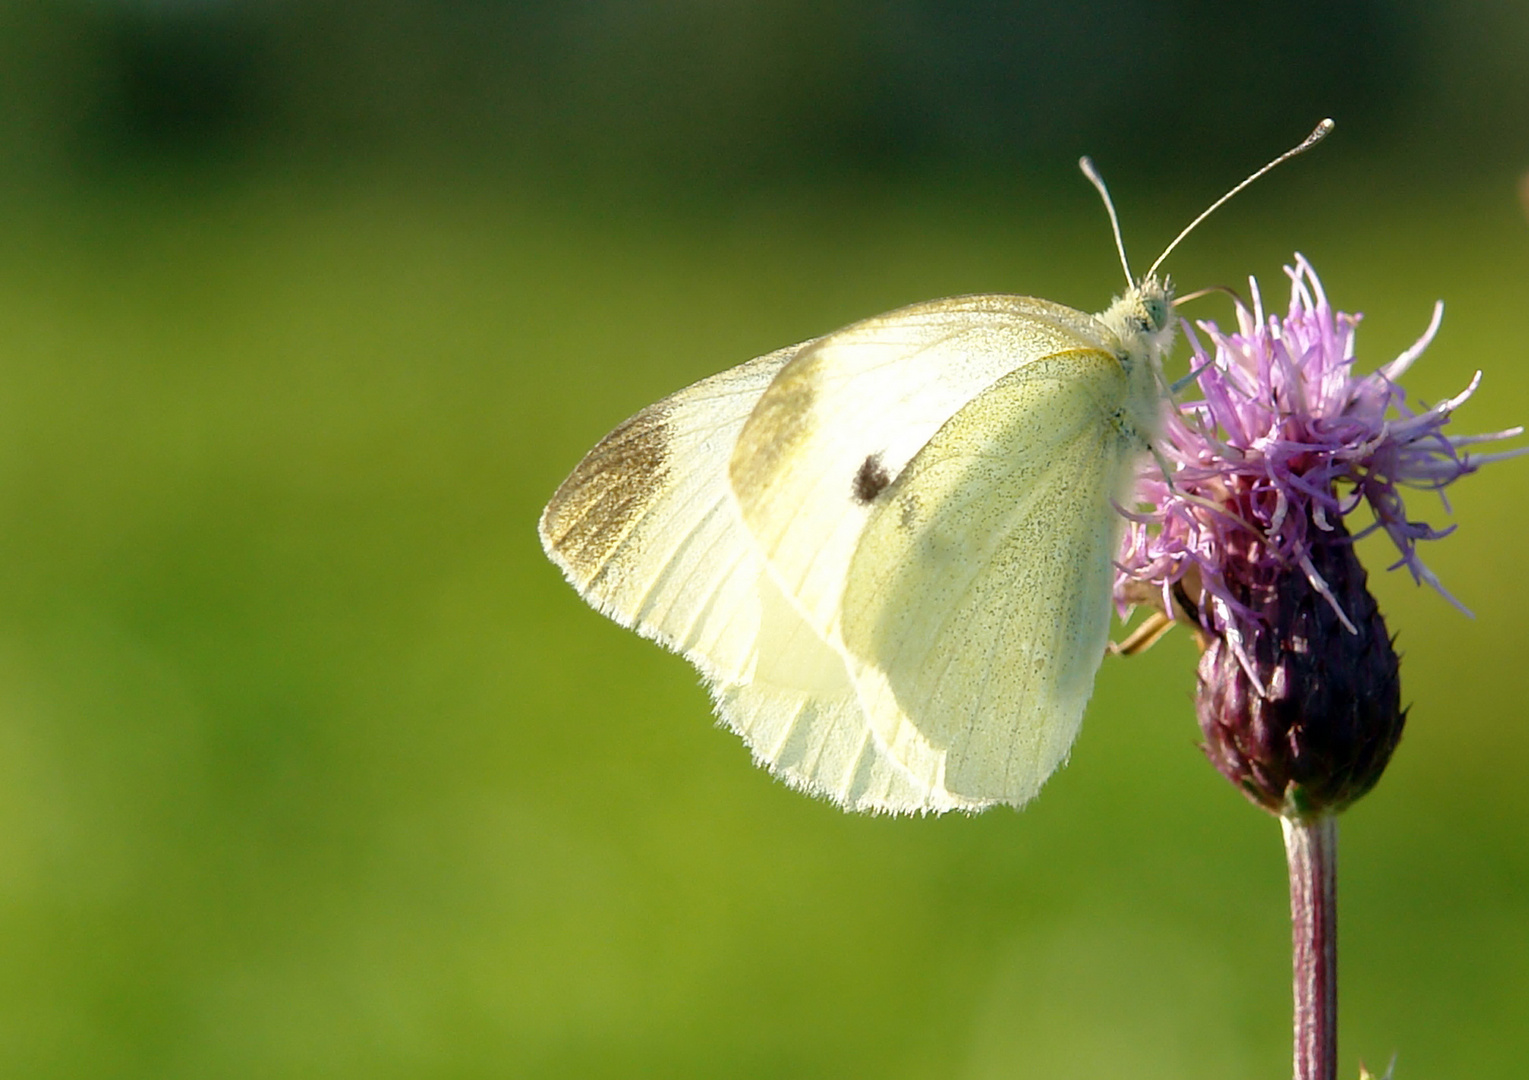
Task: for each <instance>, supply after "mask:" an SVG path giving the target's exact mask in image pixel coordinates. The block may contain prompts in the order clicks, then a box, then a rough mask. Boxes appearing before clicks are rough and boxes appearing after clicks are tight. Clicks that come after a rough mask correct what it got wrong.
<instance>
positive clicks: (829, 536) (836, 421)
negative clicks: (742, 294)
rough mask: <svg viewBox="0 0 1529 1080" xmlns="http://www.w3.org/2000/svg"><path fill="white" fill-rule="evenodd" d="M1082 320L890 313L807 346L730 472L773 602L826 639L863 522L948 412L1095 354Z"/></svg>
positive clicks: (742, 438)
mask: <svg viewBox="0 0 1529 1080" xmlns="http://www.w3.org/2000/svg"><path fill="white" fill-rule="evenodd" d="M1100 334H1101V328H1100V327H1099V324H1098V323H1097V322H1096V321H1095V320H1094V318H1093V317H1092V316H1090V315H1086V314H1084V313H1083V312H1080V311H1076V310H1074V309H1072V308H1068V307H1064V306H1063V305H1060V304H1053V303H1050V302H1048V301H1045V300H1036V299H1034V298H1031V297H1023V296H999V295H991V296H967V297H956V298H954V299H948V300H938V301H932V302H930V303H924V304H916V305H913V306H912V307H906V308H902V309H900V310H898V311H894V312H890V313H888V314H886V315H882V316H879V317H877V318H874V319H867V320H865V321H864V322H860V323H856V324H854V325H853V326H850V327H847V328H845V329H843V330H840V331H838V332H836V333H833V334H830V335H828V336H826V337H824V338H820V339H819V340H818V341H816V342H814V343H812V344H811V345H809V346H806V347H804V348H802V349H801V351H800V352H798V353H797V354H796V355H795V356H794V357H793V358H792V359H791V360H790V362H789V363H787V364H786V365H785V366H784V367H783V368H782V369H781V371H780V373H779V375H777V376H776V378H775V380H774V382H773V383H771V385H770V387H769V388H768V389H767V390H766V391H765V392H764V393H763V395H762V396H761V397H760V400H759V403H758V405H757V406H756V407H755V408H754V410H753V413H752V415H751V416H750V417H749V418H748V422H747V423H746V424H745V425H744V427H743V429H742V431H741V433H740V435H739V437H738V440H737V445H736V447H735V448H734V450H733V454H732V460H731V466H730V471H731V476H732V485H733V491H734V493H735V494H736V496H737V498H738V504H739V507H740V509H741V512H742V514H743V519H744V521H745V523H746V524H747V525H748V527H749V530H750V532H751V533H752V534H753V536H754V538H755V539H756V541H757V542H758V544H759V549H760V550H761V551H762V552H763V553H764V555H765V558H766V560H767V561H768V563H769V565H770V570H771V573H772V574H773V575H774V576H775V577H776V580H777V581H778V582H779V583H780V585H781V588H782V590H783V591H784V592H785V593H786V595H787V596H788V597H790V599H791V600H792V602H793V603H794V604H795V605H796V606H797V607H798V608H799V609H800V610H801V611H802V613H803V615H804V616H805V617H806V619H807V621H808V623H809V624H810V625H811V626H812V627H813V628H814V629H815V630H817V631H818V632H819V633H820V634H826V633H827V632H828V631H829V629H830V627H831V625H832V623H833V620H834V618H835V617H836V615H837V613H838V610H839V603H840V598H841V597H842V595H843V592H844V586H845V582H846V575H847V573H848V569H849V564H850V560H851V558H852V557H853V555H854V552H855V548H856V546H857V545H858V544H859V542H860V533H861V530H862V529H863V528H864V527H865V523H866V521H867V519H868V518H869V516H870V513H871V509H872V507H871V503H870V501H869V500H868V499H867V498H866V497H865V496H867V495H872V494H874V492H875V491H876V490H878V489H879V487H883V486H885V485H886V484H889V483H891V482H893V481H895V480H896V478H897V477H898V475H899V474H900V473H901V472H902V470H903V469H904V468H905V467H906V466H907V464H908V462H909V461H911V460H912V459H913V456H914V455H915V454H917V453H918V452H919V451H920V450H921V449H922V448H923V446H924V445H925V443H927V442H928V441H929V440H930V439H931V438H932V437H933V436H934V434H935V432H936V431H938V430H939V429H940V427H941V426H942V425H943V424H945V422H946V421H948V420H949V419H950V418H951V417H952V416H954V415H955V414H956V412H957V411H958V410H960V409H961V408H962V407H964V406H965V405H966V404H967V403H968V402H969V401H971V400H972V399H973V398H975V397H977V396H978V395H980V394H981V393H982V392H983V391H984V390H986V389H987V388H988V387H990V386H992V385H993V384H994V383H996V382H997V381H998V380H999V379H1000V378H1002V377H1003V376H1004V375H1006V374H1007V373H1008V372H1010V371H1012V370H1013V369H1014V368H1016V367H1019V366H1022V365H1024V364H1026V363H1030V362H1032V361H1034V360H1036V359H1039V358H1041V357H1044V356H1048V355H1050V354H1053V353H1057V352H1061V351H1064V350H1070V349H1078V348H1098V347H1099V338H1100Z"/></svg>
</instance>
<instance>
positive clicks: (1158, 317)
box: [1142, 296, 1168, 330]
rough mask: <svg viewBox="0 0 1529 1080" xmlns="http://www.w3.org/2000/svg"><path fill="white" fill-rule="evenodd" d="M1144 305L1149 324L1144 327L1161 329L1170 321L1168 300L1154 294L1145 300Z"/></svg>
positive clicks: (1145, 328) (1146, 328)
mask: <svg viewBox="0 0 1529 1080" xmlns="http://www.w3.org/2000/svg"><path fill="white" fill-rule="evenodd" d="M1142 306H1143V307H1144V308H1146V311H1147V318H1146V320H1145V321H1146V323H1147V325H1145V326H1144V327H1143V328H1142V329H1144V330H1161V329H1162V328H1163V326H1164V325H1165V324H1166V323H1167V322H1168V302H1167V301H1166V300H1162V299H1160V298H1158V297H1155V296H1154V297H1149V298H1147V299H1145V300H1143V301H1142Z"/></svg>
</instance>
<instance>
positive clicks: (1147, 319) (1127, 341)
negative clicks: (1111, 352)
mask: <svg viewBox="0 0 1529 1080" xmlns="http://www.w3.org/2000/svg"><path fill="white" fill-rule="evenodd" d="M1099 321H1100V322H1102V323H1104V325H1105V326H1106V327H1108V328H1109V330H1110V332H1111V333H1113V334H1114V335H1115V337H1116V339H1117V340H1118V341H1119V342H1120V350H1121V353H1122V359H1124V360H1125V361H1127V362H1128V363H1129V362H1131V361H1137V360H1142V359H1147V358H1150V360H1151V361H1156V362H1159V363H1160V362H1161V360H1162V358H1163V355H1164V354H1165V353H1167V351H1168V349H1169V348H1170V347H1171V346H1172V344H1173V334H1174V330H1175V329H1176V328H1177V325H1178V324H1177V323H1176V322H1175V321H1174V318H1173V283H1172V282H1171V281H1169V280H1167V279H1166V278H1161V279H1160V278H1157V277H1145V278H1142V279H1141V280H1140V281H1138V282H1136V284H1134V285H1132V286H1131V287H1130V288H1129V289H1127V290H1126V291H1125V293H1124V294H1123V295H1121V296H1118V297H1116V298H1115V301H1114V302H1113V303H1112V304H1110V306H1109V307H1108V308H1106V309H1105V310H1104V311H1103V312H1102V313H1101V314H1100V316H1099Z"/></svg>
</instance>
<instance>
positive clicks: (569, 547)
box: [540, 346, 918, 810]
mask: <svg viewBox="0 0 1529 1080" xmlns="http://www.w3.org/2000/svg"><path fill="white" fill-rule="evenodd" d="M802 347H803V346H794V347H792V348H788V349H782V350H780V351H778V352H774V353H770V354H768V355H766V356H762V357H759V358H758V359H756V360H752V361H750V362H749V363H747V364H743V365H741V366H739V367H737V368H733V369H731V370H729V371H724V372H722V373H720V374H718V375H714V376H712V377H711V378H708V379H704V380H702V381H701V382H699V383H696V384H695V385H693V386H690V387H688V388H686V389H685V390H682V391H680V392H679V393H677V394H674V395H672V396H671V397H669V398H666V399H664V400H663V401H660V402H658V403H657V404H655V405H653V406H651V407H649V408H647V409H644V410H643V411H642V412H640V413H638V414H637V415H636V416H634V417H632V418H631V419H630V420H628V421H626V422H625V423H623V424H621V425H620V426H619V427H617V428H616V429H615V430H614V431H612V432H611V433H610V435H608V436H607V437H606V438H605V439H604V440H602V441H601V442H600V444H599V445H598V446H596V447H595V448H594V450H592V451H591V452H590V453H589V455H588V456H587V457H586V458H585V459H584V460H583V461H582V462H580V464H579V466H578V467H577V468H576V469H575V470H574V472H573V474H572V475H570V476H569V478H568V479H567V480H566V481H565V482H564V483H563V485H562V486H561V487H560V488H559V489H558V491H557V493H556V494H555V495H554V496H553V498H552V500H551V502H549V503H548V505H547V508H546V510H545V511H544V512H543V514H542V518H541V522H540V533H541V538H542V544H543V546H544V547H545V548H546V550H547V553H548V555H550V556H551V557H552V559H553V561H554V562H556V563H557V564H558V566H560V567H561V568H562V569H563V572H564V573H565V575H566V576H567V578H568V580H569V581H570V582H571V583H572V584H573V586H574V587H575V588H576V589H578V591H579V592H580V594H581V595H583V597H584V598H585V599H586V600H588V601H589V602H590V604H592V605H593V606H594V607H596V608H597V609H599V610H600V611H601V612H602V613H604V614H605V615H607V616H609V617H610V618H612V619H614V620H615V621H616V622H618V623H620V624H621V625H623V626H627V627H631V628H634V629H636V630H638V631H639V632H641V633H642V634H644V635H646V636H648V637H652V638H655V639H656V640H658V641H659V642H660V643H662V644H663V645H665V646H667V647H669V648H671V649H673V650H675V651H676V652H679V653H681V654H682V655H684V656H685V658H686V659H688V660H689V661H691V663H693V664H695V666H696V667H697V668H698V669H699V670H700V671H701V673H702V674H703V676H705V678H706V680H707V682H708V684H709V687H710V689H711V692H712V696H713V698H714V699H715V700H716V703H717V709H718V713H719V715H720V716H721V718H722V719H723V721H724V722H726V724H727V725H728V726H729V727H730V728H731V729H733V730H734V731H736V732H737V733H738V734H739V735H741V736H742V737H743V739H744V740H745V742H746V743H747V744H748V745H749V747H750V749H751V750H753V752H754V755H755V757H756V758H757V759H758V760H759V761H760V762H761V763H762V764H764V765H766V766H768V767H769V768H770V769H771V770H772V771H773V772H775V773H776V774H777V775H779V776H781V777H782V778H783V779H784V780H785V781H786V782H787V783H789V784H791V785H792V786H794V787H797V788H800V789H803V790H806V791H809V792H811V793H813V794H816V795H822V796H824V797H827V798H829V799H832V800H833V801H835V802H837V803H839V804H840V805H842V806H844V807H846V808H848V809H853V810H876V809H890V808H893V807H901V806H904V805H906V804H907V803H908V802H909V801H910V800H912V799H915V798H917V797H918V796H917V792H916V790H915V788H914V786H913V784H912V781H911V779H910V778H909V777H908V776H907V774H906V773H904V772H903V771H902V770H901V769H900V768H898V767H897V766H896V765H895V764H894V763H893V762H892V761H891V760H890V759H888V758H886V757H885V756H884V755H883V754H882V753H881V752H880V749H879V746H878V744H877V743H876V741H875V740H874V738H873V737H872V736H871V734H870V729H869V727H868V726H867V724H866V723H865V720H864V718H863V716H862V715H861V712H860V705H859V701H858V699H857V697H856V694H855V690H854V686H853V685H852V684H851V683H850V681H849V678H848V675H847V673H846V671H845V668H844V662H843V658H842V657H841V656H840V655H839V653H838V652H836V651H835V650H834V649H833V648H831V647H830V646H828V645H827V644H825V643H824V641H823V639H822V637H821V636H820V635H819V634H817V633H816V632H815V631H813V630H812V629H811V628H810V627H808V626H807V624H806V623H805V622H804V621H803V620H802V618H801V615H800V614H799V613H798V612H797V610H796V608H795V607H794V606H793V605H792V604H791V603H790V602H788V601H787V600H786V598H785V597H784V596H782V595H781V593H780V591H779V589H778V587H777V586H776V585H775V583H774V581H773V579H772V578H771V577H770V576H769V575H768V574H767V573H766V572H765V570H764V565H763V562H762V560H761V558H760V555H759V553H758V549H757V547H756V545H755V544H754V542H753V540H752V539H751V538H750V537H749V535H748V533H747V531H746V530H745V529H744V527H743V524H742V521H741V520H740V519H739V517H738V510H737V504H736V502H735V501H734V499H733V497H732V493H731V491H730V489H729V487H728V481H727V463H728V460H729V458H730V456H731V453H732V448H733V444H734V442H735V441H736V440H737V437H738V433H739V431H740V430H741V428H742V427H743V424H744V421H745V420H746V419H747V418H748V415H749V413H750V411H751V410H752V409H753V407H754V405H755V404H756V402H757V401H758V400H759V397H760V395H761V394H762V393H763V392H764V390H765V388H766V387H767V386H768V385H769V384H770V381H771V380H772V379H773V378H774V376H775V375H776V373H777V372H779V370H780V369H781V367H782V366H784V365H785V364H786V363H787V362H788V361H789V360H790V359H791V358H792V357H793V356H795V355H796V354H797V353H798V352H799V351H800V349H801V348H802Z"/></svg>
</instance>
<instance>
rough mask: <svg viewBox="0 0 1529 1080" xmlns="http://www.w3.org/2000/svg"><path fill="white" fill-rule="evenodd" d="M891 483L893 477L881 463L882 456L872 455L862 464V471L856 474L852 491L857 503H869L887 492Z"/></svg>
mask: <svg viewBox="0 0 1529 1080" xmlns="http://www.w3.org/2000/svg"><path fill="white" fill-rule="evenodd" d="M891 482H892V475H891V473H889V472H887V467H886V466H885V465H883V464H882V463H881V455H880V454H872V455H871V456H870V457H868V458H866V459H865V460H864V461H862V462H861V463H860V471H859V472H857V473H855V482H854V483H853V484H852V485H851V487H850V490H851V491H852V492H853V493H854V496H855V501H856V502H859V503H869V502H872V501H874V500H875V498H876V496H878V495H880V494H881V493H882V492H883V491H885V490H886V487H887V485H888V484H890V483H891Z"/></svg>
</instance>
